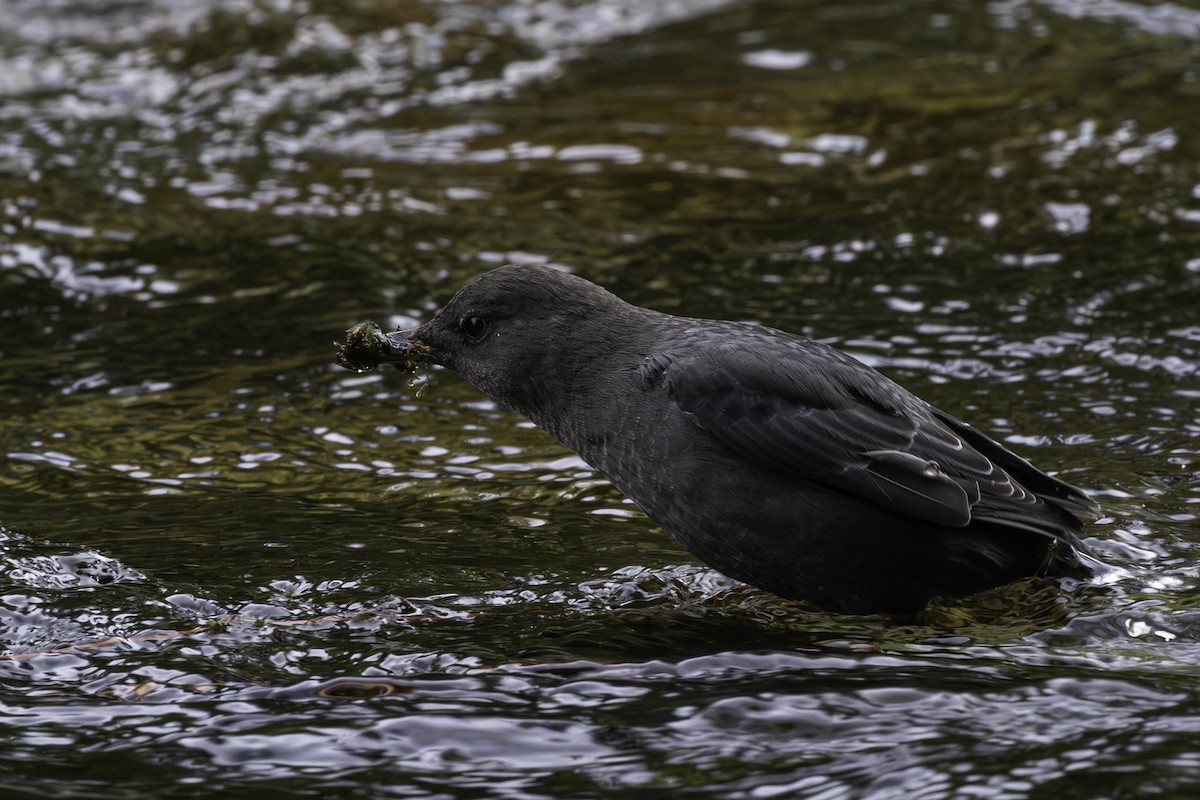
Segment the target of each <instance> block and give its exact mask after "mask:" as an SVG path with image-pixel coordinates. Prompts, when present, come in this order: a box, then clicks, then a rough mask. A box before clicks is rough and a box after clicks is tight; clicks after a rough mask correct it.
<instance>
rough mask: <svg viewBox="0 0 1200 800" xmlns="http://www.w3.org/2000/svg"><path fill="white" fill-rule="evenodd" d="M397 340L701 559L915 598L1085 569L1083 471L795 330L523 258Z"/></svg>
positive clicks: (857, 603)
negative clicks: (594, 474) (547, 439)
mask: <svg viewBox="0 0 1200 800" xmlns="http://www.w3.org/2000/svg"><path fill="white" fill-rule="evenodd" d="M397 335H401V334H397ZM400 351H402V352H403V356H404V359H407V360H408V361H413V360H421V359H423V360H428V361H433V362H435V363H438V364H441V365H443V366H445V367H447V368H449V369H450V370H452V371H454V372H456V373H457V374H459V375H460V376H462V377H463V378H465V379H467V380H468V381H470V382H471V383H472V384H474V385H475V386H476V387H477V388H478V389H480V390H482V391H483V392H485V393H486V394H488V395H489V396H491V397H492V398H493V399H495V400H496V401H497V402H499V403H501V404H503V405H505V406H508V407H509V408H511V409H513V410H515V411H518V412H520V413H521V414H524V415H525V416H526V417H528V418H529V419H531V420H532V421H533V422H534V423H536V424H537V425H538V426H539V427H541V428H543V429H544V430H546V431H548V432H549V433H550V434H552V435H553V436H554V437H556V438H557V439H558V440H559V441H561V442H562V443H563V444H565V445H566V446H567V447H569V448H571V449H572V450H574V451H575V452H576V453H578V454H579V455H580V456H581V457H582V458H583V459H584V460H585V461H587V462H588V463H589V464H591V465H592V466H593V467H594V468H595V469H597V470H598V471H599V472H600V473H601V474H603V475H604V476H605V477H606V478H608V479H609V480H610V481H612V483H613V484H614V485H616V486H617V488H618V489H620V490H621V491H622V492H624V493H625V494H626V495H628V496H629V497H630V498H632V499H633V501H634V502H635V503H637V505H638V506H639V507H640V508H641V509H642V510H643V511H645V512H646V514H647V515H649V517H650V518H651V519H653V520H654V521H655V522H657V523H658V524H659V525H661V526H662V527H663V528H665V529H666V530H667V532H668V533H670V534H671V535H672V536H674V537H675V539H676V540H678V541H679V542H680V543H681V544H682V545H683V546H684V547H686V548H687V549H688V550H690V551H691V552H692V553H693V554H695V555H696V557H697V558H699V559H700V560H701V561H703V562H704V563H706V564H708V565H709V566H711V567H713V568H715V569H717V570H719V571H721V572H723V573H725V574H726V575H729V576H730V577H732V578H735V579H737V580H739V581H743V582H745V583H749V584H752V585H754V586H757V587H759V588H762V589H765V590H767V591H769V592H773V593H775V594H777V595H781V596H783V597H787V598H792V599H803V600H809V601H811V602H813V603H816V604H817V605H819V606H821V607H823V608H825V609H827V610H829V611H835V612H841V613H852V614H862V613H876V612H883V613H908V612H914V611H917V610H919V609H921V608H922V607H924V606H925V604H926V603H927V602H928V601H929V600H930V598H933V597H935V596H941V595H950V596H957V597H961V596H965V595H969V594H973V593H976V592H979V591H982V590H984V589H987V588H990V587H994V586H999V585H1002V584H1005V583H1009V582H1012V581H1014V580H1017V579H1019V578H1022V577H1026V576H1031V575H1037V574H1049V575H1056V576H1066V575H1070V576H1075V577H1084V576H1086V575H1087V574H1089V570H1088V568H1087V567H1086V566H1085V563H1084V559H1083V558H1082V557H1081V556H1080V551H1081V546H1080V544H1079V541H1078V539H1077V538H1076V532H1077V531H1078V530H1079V529H1080V528H1081V526H1082V522H1081V519H1082V518H1092V517H1094V516H1095V514H1096V512H1097V510H1098V508H1097V506H1096V504H1095V503H1094V502H1093V501H1092V500H1091V499H1089V498H1088V497H1087V495H1085V494H1084V493H1083V492H1082V491H1081V490H1079V489H1077V488H1075V487H1074V486H1071V485H1069V484H1067V483H1064V482H1063V481H1060V480H1058V479H1056V478H1052V477H1050V476H1049V475H1046V474H1045V473H1043V472H1041V471H1039V470H1038V469H1036V468H1035V467H1033V466H1032V465H1031V464H1030V463H1029V462H1027V461H1025V460H1024V459H1023V458H1021V457H1020V456H1017V455H1016V454H1014V453H1012V452H1011V451H1009V450H1008V449H1006V448H1005V447H1003V446H1002V445H1000V444H999V443H997V442H996V441H994V440H993V439H991V438H989V437H988V436H986V435H984V434H983V433H980V432H979V431H977V430H976V429H974V428H972V427H971V426H970V425H968V424H967V423H965V422H962V421H961V420H958V419H955V418H954V417H952V416H950V415H949V414H947V413H945V412H943V411H939V410H938V409H936V408H934V407H933V406H931V405H929V404H928V403H926V402H925V401H923V400H921V399H919V398H917V397H916V396H915V395H913V394H912V393H910V392H908V391H907V390H905V389H904V388H902V387H901V386H899V385H898V384H896V383H895V382H893V381H892V380H890V379H888V378H886V377H884V376H883V375H882V374H880V373H879V372H876V371H875V370H874V369H872V368H870V367H868V366H866V365H865V364H863V363H861V362H859V361H856V360H855V359H853V358H851V357H850V356H848V355H846V354H844V353H841V352H839V351H838V350H835V349H833V348H832V347H829V346H827V345H824V344H821V343H820V342H815V341H813V340H811V339H807V338H804V337H802V336H796V335H793V334H789V333H785V332H783V331H779V330H774V329H772V328H766V327H760V326H757V325H750V324H745V323H737V322H723V321H718V320H706V319H689V318H686V317H677V316H672V315H671V314H664V313H660V312H657V311H652V310H649V309H645V308H639V307H637V306H633V305H630V304H628V303H626V302H624V301H623V300H621V299H620V298H618V297H616V296H615V295H613V294H611V293H609V292H608V291H606V290H604V289H602V288H601V287H599V286H597V285H595V284H593V283H591V282H589V281H586V280H584V279H583V278H580V277H577V276H574V275H569V274H566V273H563V272H559V271H557V270H553V269H549V268H546V267H538V266H512V265H510V266H505V267H501V268H499V269H497V270H494V271H493V272H490V273H488V274H486V275H484V276H483V277H481V278H479V279H478V280H476V281H475V282H474V283H471V284H469V285H468V286H466V287H464V288H462V289H461V290H459V292H458V293H457V294H456V295H455V296H454V297H453V299H451V300H450V302H449V303H447V304H446V306H445V308H443V309H442V310H441V311H440V312H438V314H437V315H436V316H435V317H434V318H433V319H431V320H430V321H429V322H427V323H426V324H424V325H422V326H421V327H419V328H417V329H416V330H414V331H411V332H408V339H407V340H406V341H405V342H404V343H402V344H401V345H400ZM398 352H399V351H398ZM398 360H400V359H399V358H398Z"/></svg>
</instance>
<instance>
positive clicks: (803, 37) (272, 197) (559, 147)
mask: <svg viewBox="0 0 1200 800" xmlns="http://www.w3.org/2000/svg"><path fill="white" fill-rule="evenodd" d="M1198 49H1200V14H1198V13H1197V12H1196V11H1195V10H1194V9H1189V8H1186V7H1183V6H1181V5H1175V4H1171V3H1155V4H1145V5H1143V4H1137V3H1122V2H1107V3H1102V4H1078V3H1059V2H1036V3H1032V2H1001V3H991V4H987V5H966V6H946V5H934V6H928V7H911V6H906V7H896V6H890V5H883V4H872V3H857V4H851V5H845V4H821V3H792V2H775V1H774V0H760V1H759V2H752V1H748V0H747V1H737V0H726V1H724V2H722V1H721V0H711V1H706V2H696V3H677V2H671V1H669V0H656V1H655V2H646V1H645V0H591V1H590V2H588V1H587V0H580V1H579V2H541V1H538V2H510V3H507V4H497V3H483V2H474V1H472V2H467V1H464V2H446V3H426V2H394V3H382V4H381V3H374V2H368V1H367V0H361V1H358V2H352V3H329V2H324V0H280V2H258V0H229V1H228V2H221V3H210V2H193V1H192V0H136V2H122V3H100V4H96V3H72V2H67V1H64V2H54V3H45V2H32V0H13V2H8V3H3V4H0V100H2V102H0V576H2V579H0V580H2V585H3V591H2V592H0V642H2V646H3V650H4V651H5V652H6V653H7V654H8V657H6V658H4V659H2V660H0V672H2V673H3V674H4V686H5V689H4V690H3V691H2V692H0V706H2V707H3V711H4V720H5V727H6V733H7V736H6V742H7V743H8V747H7V748H6V750H5V753H4V754H3V755H0V763H2V764H3V769H0V776H8V777H0V786H2V787H3V789H4V791H5V793H6V795H5V796H8V795H9V794H12V795H13V796H27V795H28V792H29V791H30V789H29V788H28V787H31V786H35V787H37V795H38V796H50V795H54V796H63V797H67V796H87V797H118V796H119V797H123V798H127V797H133V796H138V797H161V796H165V795H168V794H171V793H180V792H184V793H188V792H190V793H195V792H208V793H211V792H218V793H223V794H230V795H233V794H239V793H242V792H243V791H245V792H247V793H248V792H250V791H253V792H256V793H257V792H260V791H267V792H268V793H270V792H271V791H276V792H279V793H291V794H298V795H313V796H317V795H320V796H333V795H337V796H345V797H370V798H379V797H390V796H429V797H451V796H453V797H479V796H489V797H514V798H515V797H521V798H543V797H546V798H558V797H573V796H588V797H594V796H610V795H611V796H617V795H621V796H625V795H626V794H629V793H631V792H634V793H636V792H639V791H640V792H641V793H642V794H644V795H645V796H667V795H676V794H679V795H684V794H686V795H692V796H704V797H748V796H755V797H822V798H854V797H872V798H876V797H878V798H883V797H900V796H903V797H923V798H950V797H963V796H968V795H970V796H982V797H996V798H1000V797H1061V796H1064V795H1066V796H1079V797H1084V796H1089V797H1090V796H1101V795H1103V796H1114V797H1115V796H1125V797H1132V796H1146V795H1149V794H1154V793H1161V794H1164V795H1165V796H1180V797H1183V796H1190V795H1191V794H1192V793H1194V791H1195V790H1196V789H1197V788H1200V763H1198V762H1197V759H1196V755H1195V749H1194V746H1193V744H1192V742H1191V732H1192V731H1194V730H1195V727H1196V723H1197V720H1198V719H1200V708H1197V705H1196V696H1197V695H1196V691H1195V681H1196V666H1195V665H1196V663H1197V659H1198V657H1200V651H1198V649H1197V643H1198V642H1200V637H1198V634H1197V631H1198V630H1200V627H1198V621H1197V613H1196V611H1195V603H1194V602H1193V599H1194V597H1195V594H1196V586H1197V581H1198V579H1200V576H1198V575H1197V569H1196V564H1197V562H1198V561H1200V527H1198V525H1197V506H1198V504H1200V489H1198V487H1200V467H1198V466H1197V463H1198V461H1197V452H1198V448H1197V444H1196V442H1197V440H1198V437H1200V416H1198V415H1197V411H1196V408H1197V402H1198V400H1200V384H1198V383H1197V375H1198V372H1200V326H1198V324H1197V316H1196V312H1195V308H1197V307H1200V257H1198V256H1200V169H1198V168H1197V164H1198V163H1200V160H1198V159H1197V153H1196V148H1197V141H1198V139H1197V134H1198V133H1200V131H1197V128H1196V123H1195V120H1194V119H1193V117H1194V115H1192V114H1189V113H1186V110H1187V109H1189V108H1191V107H1192V106H1194V105H1195V102H1196V99H1197V96H1198V94H1200V88H1198V87H1200V83H1198V78H1197V74H1196V70H1195V64H1196V63H1197V61H1196V59H1197V51H1198ZM510 261H522V262H533V263H551V264H556V265H560V266H563V267H565V268H568V269H571V270H573V271H575V272H578V273H580V274H582V275H585V276H587V277H589V278H592V279H594V280H597V281H600V282H602V283H604V284H605V285H606V286H608V287H609V288H611V289H613V290H614V291H616V292H617V293H618V294H621V295H622V296H624V297H626V298H628V299H630V300H632V301H634V302H637V303H640V304H644V305H650V306H654V307H656V308H660V309H662V310H666V311H672V312H675V313H684V314H690V315H697V316H713V317H722V318H727V319H743V320H754V321H758V322H761V323H764V324H769V325H775V326H779V327H784V328H787V329H789V330H793V331H797V332H801V333H806V334H809V335H812V336H815V337H818V338H821V339H822V340H825V341H829V342H832V343H835V344H838V345H839V346H842V347H844V348H846V349H848V350H850V351H851V352H853V353H854V354H855V355H857V356H859V357H860V358H862V359H863V360H864V361H866V362H867V363H870V364H872V365H874V366H876V367H878V368H880V369H882V370H884V371H885V372H887V373H889V374H891V375H893V376H895V377H897V378H898V379H900V380H901V381H903V382H904V383H906V384H907V385H909V386H910V387H911V388H913V389H914V390H915V391H917V392H918V394H920V395H922V396H924V397H926V398H927V399H929V400H931V401H933V402H935V403H936V404H937V405H939V406H941V407H944V408H946V409H947V410H948V411H950V412H952V413H956V414H958V415H960V416H963V417H965V418H967V419H969V420H971V421H972V422H974V423H976V424H978V425H979V426H981V427H983V428H984V429H986V430H988V431H989V432H991V433H993V434H994V435H996V436H998V437H999V438H1001V439H1003V440H1004V441H1006V442H1008V443H1009V444H1010V445H1011V446H1013V447H1014V448H1016V449H1018V450H1019V451H1020V452H1022V453H1023V454H1025V455H1028V456H1030V457H1031V458H1032V459H1033V460H1034V461H1036V462H1037V463H1038V464H1039V465H1040V466H1043V467H1045V468H1048V469H1050V470H1053V471H1057V473H1058V474H1060V475H1062V476H1063V477H1065V478H1066V479H1068V480H1070V481H1071V482H1073V483H1076V484H1078V485H1081V486H1084V487H1087V488H1088V489H1089V490H1091V491H1092V492H1093V493H1094V494H1095V495H1096V496H1097V498H1098V499H1099V500H1100V501H1101V503H1102V505H1103V507H1104V511H1105V515H1106V516H1105V517H1104V518H1102V519H1101V520H1100V521H1099V522H1098V523H1096V524H1095V525H1093V526H1091V527H1090V528H1089V529H1088V531H1087V533H1088V534H1089V536H1090V539H1089V544H1090V545H1091V546H1092V547H1093V548H1094V549H1095V551H1096V552H1097V554H1098V555H1099V556H1100V557H1102V558H1103V559H1104V560H1105V561H1107V562H1108V563H1110V564H1111V565H1112V566H1113V570H1112V571H1111V572H1109V573H1108V574H1107V575H1106V576H1105V577H1104V579H1103V580H1102V581H1099V582H1097V583H1095V584H1092V585H1084V586H1070V585H1068V586H1059V585H1057V584H1051V583H1047V582H1043V581H1032V580H1031V581H1026V582H1022V583H1019V584H1015V585H1014V586H1011V587H1004V588H1002V589H999V590H997V591H995V592H991V593H988V594H985V595H982V596H980V597H978V598H974V599H972V600H970V601H966V602H954V603H939V604H935V605H934V606H932V607H931V608H929V609H928V610H927V611H925V612H924V613H922V614H921V615H918V616H917V617H915V618H912V619H886V618H876V617H865V618H847V617H836V616H831V615H827V614H823V613H820V612H818V611H816V610H814V609H811V608H808V607H805V606H801V605H797V604H793V603H786V602H782V601H779V600H777V599H775V598H772V597H770V596H767V595H764V594H762V593H761V592H756V591H754V590H750V589H748V588H746V587H744V586H740V585H737V584H735V583H733V582H731V581H729V580H728V579H726V578H724V577H722V576H720V575H718V574H716V573H714V572H712V571H710V570H707V569H704V568H702V567H700V566H698V565H697V564H696V563H695V562H694V560H693V559H691V557H690V556H689V555H688V554H687V553H685V552H683V551H682V550H680V549H679V548H678V547H677V546H676V545H674V543H673V542H671V541H670V540H669V539H668V538H667V537H666V536H665V535H663V534H662V533H661V532H660V531H658V530H656V529H655V528H654V526H652V525H651V524H649V523H648V522H647V521H646V520H645V518H644V517H642V516H640V515H639V514H638V513H636V512H635V511H634V509H633V507H632V506H631V504H630V503H629V502H628V501H627V500H625V499H624V498H623V497H622V496H621V495H620V494H619V493H618V492H616V491H615V490H614V489H613V488H612V487H611V486H609V485H608V484H607V483H606V482H605V481H603V480H601V479H600V478H599V477H598V475H597V474H596V473H595V472H593V471H592V470H591V469H590V468H589V467H588V466H587V465H586V464H584V463H583V462H582V461H580V460H579V459H578V458H576V457H575V456H573V455H571V454H570V453H567V452H565V451H564V450H563V449H562V448H561V447H559V446H558V445H556V444H555V443H554V442H553V441H551V440H549V438H548V437H547V436H545V435H544V434H542V433H541V432H540V431H538V430H536V429H534V428H532V427H531V426H529V425H528V424H527V423H525V422H523V421H521V420H520V419H518V418H516V417H514V416H513V415H511V414H509V413H507V412H505V411H503V410H502V409H499V408H497V407H496V406H495V405H494V404H492V403H490V402H488V401H486V400H485V399H484V398H482V397H481V396H479V395H478V393H476V392H475V391H474V390H473V389H472V388H471V387H469V386H467V385H465V384H464V383H462V382H461V381H459V380H458V379H456V378H455V377H454V376H452V375H450V374H449V373H446V372H444V371H440V370H434V371H432V372H430V373H429V374H427V375H423V376H420V377H419V378H418V380H417V382H416V383H415V384H414V385H409V384H408V381H407V380H406V378H405V377H404V376H401V375H398V374H395V373H371V374H364V375H357V374H354V373H350V372H347V371H344V370H341V369H338V368H337V367H334V366H333V365H332V361H333V356H334V346H333V342H334V341H335V340H339V339H341V338H342V336H343V332H344V330H345V329H346V328H347V327H349V326H350V325H351V324H353V323H355V322H358V321H360V320H365V319H377V320H380V321H381V322H387V323H388V324H389V325H392V326H396V327H410V326H412V325H415V324H418V323H419V322H420V321H422V320H424V319H427V318H428V317H429V315H430V314H431V313H432V312H433V311H434V310H435V309H436V308H437V307H438V306H439V305H440V304H441V303H442V302H444V301H445V300H446V299H448V297H449V296H450V294H451V293H452V292H453V290H454V289H455V288H457V286H459V285H460V284H462V283H463V282H465V281H466V280H468V279H469V278H471V277H473V276H475V275H477V274H478V273H480V272H482V271H484V270H486V269H488V268H490V267H492V266H495V265H498V264H501V263H505V262H510ZM114 776H119V778H115V777H114ZM193 787H195V788H193Z"/></svg>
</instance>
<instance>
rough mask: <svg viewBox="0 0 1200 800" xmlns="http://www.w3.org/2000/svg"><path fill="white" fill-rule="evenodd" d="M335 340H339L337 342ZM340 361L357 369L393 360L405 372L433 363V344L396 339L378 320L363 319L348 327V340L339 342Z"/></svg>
mask: <svg viewBox="0 0 1200 800" xmlns="http://www.w3.org/2000/svg"><path fill="white" fill-rule="evenodd" d="M335 344H337V343H336V342H335ZM337 348H338V353H337V363H338V364H340V365H341V366H343V367H345V368H346V369H352V370H354V371H355V372H368V371H370V370H373V369H377V368H378V367H379V366H380V365H381V364H391V365H392V366H394V367H395V368H396V369H398V370H400V371H401V372H415V371H416V370H417V367H420V366H423V365H425V364H428V363H429V348H428V347H427V346H426V345H425V344H423V343H421V342H416V341H411V340H408V341H402V342H394V341H392V339H391V338H389V337H388V335H387V334H386V333H384V332H383V331H382V330H381V329H380V327H379V326H378V325H376V324H375V323H374V322H360V323H358V324H357V325H355V326H354V327H353V328H351V329H350V330H348V331H346V341H345V343H344V344H337Z"/></svg>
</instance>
